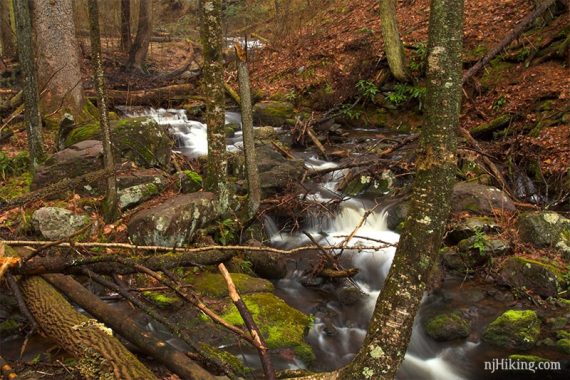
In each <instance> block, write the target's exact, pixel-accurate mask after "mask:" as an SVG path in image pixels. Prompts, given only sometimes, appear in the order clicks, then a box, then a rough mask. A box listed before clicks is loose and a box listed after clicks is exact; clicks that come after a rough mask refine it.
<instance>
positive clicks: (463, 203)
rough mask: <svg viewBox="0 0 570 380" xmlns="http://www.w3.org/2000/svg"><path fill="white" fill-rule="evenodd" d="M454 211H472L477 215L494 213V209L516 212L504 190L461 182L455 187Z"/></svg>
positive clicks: (452, 203) (452, 202)
mask: <svg viewBox="0 0 570 380" xmlns="http://www.w3.org/2000/svg"><path fill="white" fill-rule="evenodd" d="M451 205H452V208H453V211H471V212H474V213H477V214H487V215H490V214H492V213H493V209H503V210H507V211H516V208H515V205H514V204H513V202H512V201H511V200H510V198H509V197H508V196H507V194H505V193H504V192H503V191H502V190H499V189H497V188H496V187H493V186H486V185H481V184H478V183H473V182H459V183H457V184H455V186H453V197H452V201H451Z"/></svg>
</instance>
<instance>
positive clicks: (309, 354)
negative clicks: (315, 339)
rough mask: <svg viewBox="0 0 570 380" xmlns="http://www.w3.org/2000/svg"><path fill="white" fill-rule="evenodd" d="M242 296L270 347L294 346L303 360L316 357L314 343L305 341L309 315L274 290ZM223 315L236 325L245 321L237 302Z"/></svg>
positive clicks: (309, 321)
mask: <svg viewBox="0 0 570 380" xmlns="http://www.w3.org/2000/svg"><path fill="white" fill-rule="evenodd" d="M243 300H244V302H245V304H246V306H247V308H248V309H249V311H250V313H251V315H252V316H253V319H254V321H255V323H256V324H257V326H258V327H259V329H260V330H261V334H262V335H263V337H264V338H265V341H266V343H267V345H268V346H269V348H270V349H280V348H292V349H293V350H294V352H295V354H296V355H297V357H299V358H300V359H301V360H303V362H305V363H307V364H310V363H311V362H312V361H313V360H314V358H315V356H314V353H313V350H312V349H311V346H309V345H308V344H307V343H306V342H305V341H304V337H305V333H306V331H307V330H308V329H309V327H310V324H311V318H310V317H309V316H307V315H305V314H303V313H301V312H300V311H298V310H296V309H293V308H292V307H291V306H289V305H287V304H286V303H285V302H284V301H283V300H282V299H280V298H279V297H277V296H275V295H273V294H271V293H254V294H249V295H245V296H243ZM222 318H224V319H225V320H226V321H227V322H229V323H231V324H233V325H236V326H243V324H244V322H243V319H242V318H241V316H240V314H239V312H238V311H237V308H236V307H235V306H234V305H231V306H228V307H227V308H226V309H225V311H224V313H223V315H222Z"/></svg>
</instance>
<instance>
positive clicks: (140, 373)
mask: <svg viewBox="0 0 570 380" xmlns="http://www.w3.org/2000/svg"><path fill="white" fill-rule="evenodd" d="M20 287H21V289H22V294H23V295H24V298H25V300H26V305H27V307H28V309H29V310H30V312H31V314H32V315H33V316H34V318H35V319H36V321H37V322H38V325H39V326H40V327H41V330H42V332H44V333H45V334H46V335H47V336H48V337H49V338H51V339H53V340H54V341H55V342H57V344H58V345H59V346H60V347H62V348H63V349H65V350H66V351H67V352H69V353H70V354H71V355H73V356H74V357H76V358H77V359H79V364H78V367H79V370H80V371H81V373H82V375H83V376H84V377H85V378H88V379H121V380H129V379H133V380H134V379H156V377H155V376H154V374H153V373H152V372H151V371H150V370H149V369H147V368H146V367H145V366H144V365H143V364H142V363H141V362H140V361H139V360H138V359H137V358H136V356H134V355H133V354H132V353H131V352H129V351H128V350H127V349H126V348H125V347H124V346H123V344H122V343H121V342H120V341H119V340H118V339H117V338H115V337H113V335H112V332H111V331H110V330H109V329H108V328H106V327H104V326H103V325H102V324H100V323H99V322H97V321H96V320H94V319H89V318H88V317H86V316H84V315H82V314H80V313H79V312H77V311H76V310H75V309H74V308H73V306H71V304H70V303H69V302H67V300H66V299H65V298H64V297H63V296H62V295H61V294H60V293H58V292H57V290H55V289H54V288H53V287H52V286H51V285H50V284H48V283H47V282H46V281H45V280H44V279H42V278H40V277H28V278H24V279H23V280H21V281H20Z"/></svg>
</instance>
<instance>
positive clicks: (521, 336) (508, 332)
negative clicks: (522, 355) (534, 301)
mask: <svg viewBox="0 0 570 380" xmlns="http://www.w3.org/2000/svg"><path fill="white" fill-rule="evenodd" d="M539 335H540V320H539V319H538V316H537V315H536V312H534V311H533V310H507V311H505V312H504V313H503V314H501V315H500V316H499V317H497V318H496V319H495V320H494V321H493V322H491V323H490V324H489V325H488V326H487V327H486V328H485V330H484V332H483V340H484V341H485V342H487V343H490V344H492V345H495V346H499V347H504V348H509V349H515V350H529V349H531V348H532V347H534V346H535V344H536V341H537V339H538V336H539Z"/></svg>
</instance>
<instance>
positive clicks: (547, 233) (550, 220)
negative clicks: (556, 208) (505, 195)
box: [517, 211, 570, 247]
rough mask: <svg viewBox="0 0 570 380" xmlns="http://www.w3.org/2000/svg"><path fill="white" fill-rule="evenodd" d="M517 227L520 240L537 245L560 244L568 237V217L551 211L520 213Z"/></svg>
mask: <svg viewBox="0 0 570 380" xmlns="http://www.w3.org/2000/svg"><path fill="white" fill-rule="evenodd" d="M517 227H518V230H519V236H520V238H521V240H522V241H523V242H525V243H532V244H534V245H535V246H537V247H555V246H557V245H558V244H559V243H561V244H560V245H562V244H563V243H564V242H565V241H566V240H567V239H566V238H568V237H570V219H567V218H564V217H563V216H561V215H560V214H558V213H556V212H553V211H536V212H526V213H524V214H521V215H520V216H519V219H518V223H517Z"/></svg>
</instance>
